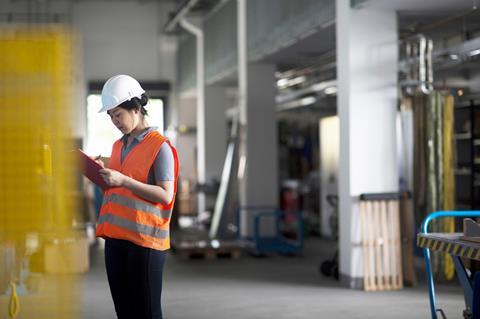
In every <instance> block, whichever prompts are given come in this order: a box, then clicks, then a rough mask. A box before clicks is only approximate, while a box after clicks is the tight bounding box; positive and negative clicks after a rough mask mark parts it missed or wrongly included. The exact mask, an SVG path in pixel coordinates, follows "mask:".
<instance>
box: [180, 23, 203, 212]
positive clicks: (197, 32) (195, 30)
mask: <svg viewBox="0 0 480 319" xmlns="http://www.w3.org/2000/svg"><path fill="white" fill-rule="evenodd" d="M179 22H180V25H181V26H182V27H183V28H184V29H185V30H187V31H188V32H190V33H192V34H193V35H194V36H195V39H196V55H197V183H198V184H199V185H203V184H205V180H206V168H205V165H206V164H205V163H206V159H205V58H204V56H205V51H204V46H205V44H204V35H203V30H202V29H201V28H199V27H197V26H196V25H194V24H192V23H190V22H189V21H187V19H186V18H182V19H180V20H179ZM201 189H202V187H200V191H199V192H198V214H201V213H203V212H204V211H205V193H204V192H203V191H202V190H201Z"/></svg>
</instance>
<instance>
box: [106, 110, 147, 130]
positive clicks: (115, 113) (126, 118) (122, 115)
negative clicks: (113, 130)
mask: <svg viewBox="0 0 480 319" xmlns="http://www.w3.org/2000/svg"><path fill="white" fill-rule="evenodd" d="M107 114H108V115H110V119H111V120H112V123H113V124H114V125H115V126H116V127H117V128H118V129H119V130H120V132H122V134H129V133H131V132H132V131H133V130H134V129H135V128H136V127H137V125H138V123H139V122H140V115H139V114H140V112H139V111H138V110H137V109H133V110H126V109H123V108H121V107H116V108H114V109H111V110H110V111H108V112H107Z"/></svg>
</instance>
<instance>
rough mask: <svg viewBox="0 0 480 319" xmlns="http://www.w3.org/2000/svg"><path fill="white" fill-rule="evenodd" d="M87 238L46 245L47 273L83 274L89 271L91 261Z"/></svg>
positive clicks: (57, 240) (59, 240) (69, 239)
mask: <svg viewBox="0 0 480 319" xmlns="http://www.w3.org/2000/svg"><path fill="white" fill-rule="evenodd" d="M88 249H89V245H88V239H87V238H73V237H72V238H62V239H55V240H53V241H52V242H51V243H50V244H47V245H45V249H44V257H45V272H46V273H50V274H81V273H85V272H86V271H88V269H89V267H90V259H89V253H88Z"/></svg>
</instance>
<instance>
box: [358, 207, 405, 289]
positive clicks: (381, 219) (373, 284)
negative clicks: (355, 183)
mask: <svg viewBox="0 0 480 319" xmlns="http://www.w3.org/2000/svg"><path fill="white" fill-rule="evenodd" d="M398 206H399V205H398V200H370V201H361V202H360V225H361V232H362V251H363V286H364V287H363V288H364V290H365V291H382V290H399V289H402V288H403V273H402V255H401V243H400V242H401V240H400V219H399V207H398Z"/></svg>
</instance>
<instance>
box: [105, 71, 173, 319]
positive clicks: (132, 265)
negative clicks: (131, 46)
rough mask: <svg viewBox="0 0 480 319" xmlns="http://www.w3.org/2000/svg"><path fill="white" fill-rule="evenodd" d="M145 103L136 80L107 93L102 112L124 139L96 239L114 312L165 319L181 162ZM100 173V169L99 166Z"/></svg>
mask: <svg viewBox="0 0 480 319" xmlns="http://www.w3.org/2000/svg"><path fill="white" fill-rule="evenodd" d="M147 101H148V98H147V97H146V95H145V91H144V90H143V89H142V87H141V86H140V84H139V83H138V82H137V80H135V79H134V78H132V77H130V76H128V75H117V76H114V77H112V78H110V79H108V80H107V82H106V83H105V85H104V86H103V89H102V104H103V107H102V109H101V110H100V112H107V114H108V115H110V118H111V120H112V122H113V124H114V125H115V126H116V127H117V128H118V129H119V130H120V131H121V132H122V133H123V134H124V135H123V137H122V138H120V139H119V140H117V141H116V142H115V143H114V144H113V148H112V155H111V157H110V160H109V163H108V168H104V169H102V170H101V171H100V173H101V175H102V177H103V179H104V180H105V182H106V183H107V184H108V185H109V186H112V188H109V189H108V190H107V191H105V194H104V200H103V203H102V207H101V209H100V215H99V219H98V223H97V231H96V232H97V236H100V237H103V238H105V265H106V269H107V277H108V282H109V284H110V291H111V293H112V298H113V302H114V305H115V311H116V313H117V316H118V318H119V319H122V318H128V319H132V318H149V319H153V318H155V319H158V318H162V308H161V293H162V273H163V265H164V262H165V256H166V250H167V249H169V248H170V237H169V224H170V217H171V213H172V209H173V202H174V199H175V194H176V190H177V188H176V183H177V177H178V157H177V152H176V150H175V148H174V147H173V146H172V145H170V142H169V141H168V140H167V139H166V138H165V137H164V136H162V135H161V134H160V133H158V132H157V131H156V128H155V127H149V126H148V125H147V122H146V120H145V115H147V112H146V110H145V108H144V106H145V105H146V104H147ZM100 164H101V165H102V166H103V163H100Z"/></svg>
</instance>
